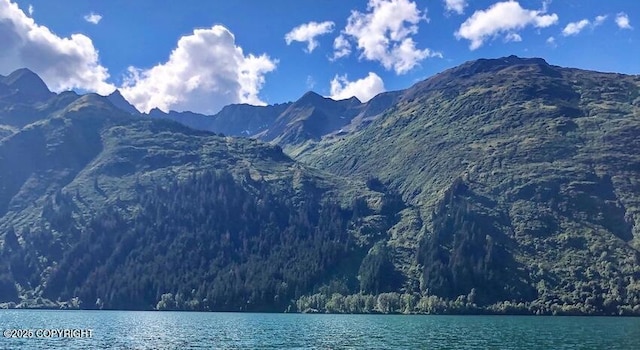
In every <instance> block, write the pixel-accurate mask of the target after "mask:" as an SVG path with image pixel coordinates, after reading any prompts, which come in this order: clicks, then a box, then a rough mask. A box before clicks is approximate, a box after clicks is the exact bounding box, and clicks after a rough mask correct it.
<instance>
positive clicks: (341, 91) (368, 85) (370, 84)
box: [331, 72, 385, 102]
mask: <svg viewBox="0 0 640 350" xmlns="http://www.w3.org/2000/svg"><path fill="white" fill-rule="evenodd" d="M384 91H385V89H384V82H383V81H382V78H380V77H379V76H378V75H377V74H376V73H373V72H369V75H367V76H366V77H364V78H362V79H358V80H356V81H349V80H348V79H347V76H346V75H341V76H338V75H336V76H335V77H334V78H333V79H332V80H331V98H332V99H334V100H344V99H347V98H351V97H353V96H355V97H357V98H358V100H360V101H362V102H367V101H369V100H370V99H371V98H373V97H374V96H375V95H377V94H379V93H381V92H384Z"/></svg>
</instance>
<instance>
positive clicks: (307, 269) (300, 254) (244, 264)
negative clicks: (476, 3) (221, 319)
mask: <svg viewBox="0 0 640 350" xmlns="http://www.w3.org/2000/svg"><path fill="white" fill-rule="evenodd" d="M12 76H13V78H12V79H11V80H7V78H3V80H2V81H0V92H2V91H5V92H6V91H8V92H7V93H6V94H4V95H2V94H0V107H2V108H3V109H2V110H0V124H2V125H3V126H2V127H0V242H1V245H0V303H1V302H4V303H5V304H3V305H4V306H18V307H80V308H89V309H91V308H103V309H110V308H119V309H163V310H165V309H180V310H226V311H300V312H352V313H509V314H521V313H523V314H605V315H618V314H635V315H638V314H640V252H639V249H640V225H639V224H638V223H639V222H640V143H638V140H640V77H637V76H625V75H619V74H605V73H597V72H589V71H581V70H575V69H567V68H561V67H555V66H550V65H548V64H547V63H546V62H544V61H543V60H541V59H519V58H516V57H507V58H502V59H496V60H478V61H474V62H469V63H466V64H464V65H462V66H460V67H456V68H454V69H451V70H448V71H446V72H443V73H441V74H438V75H436V76H434V77H432V78H430V79H428V80H425V81H423V82H421V83H418V84H416V85H415V86H413V87H411V88H409V89H407V90H404V91H400V92H395V93H389V94H387V95H381V97H379V98H377V100H376V99H374V100H371V101H370V102H369V103H368V104H360V103H359V102H358V101H357V100H345V101H342V102H340V103H334V102H332V101H331V100H328V99H323V98H321V97H320V96H317V95H314V94H307V95H305V96H304V97H303V98H301V99H300V100H299V101H297V102H294V103H291V104H286V105H280V106H270V107H265V108H266V109H264V110H263V109H260V107H248V106H235V107H230V108H227V109H226V111H224V112H221V114H219V115H218V117H220V116H225V117H224V118H228V119H229V120H233V123H232V125H233V129H234V130H236V131H239V130H245V129H246V130H249V129H251V128H253V129H251V130H254V132H258V133H259V135H257V136H258V137H262V138H263V139H268V140H272V141H273V142H272V144H267V143H263V142H260V141H256V140H252V139H245V138H238V137H228V136H224V135H221V134H216V133H213V132H210V131H198V130H194V129H191V128H188V127H186V126H182V125H180V124H178V123H175V122H172V121H167V120H161V119H157V118H148V117H145V116H143V115H139V114H135V113H131V112H130V111H128V110H126V109H127V108H125V107H127V104H126V101H122V100H117V99H116V98H117V96H112V97H111V99H106V98H102V97H99V96H97V95H85V96H77V95H75V94H72V93H64V94H60V95H57V96H51V95H50V94H48V93H47V91H48V90H46V91H44V90H42V88H41V86H40V85H38V79H34V78H33V76H30V75H29V74H28V72H24V71H22V72H21V74H18V75H12ZM20 77H22V78H20ZM24 81H26V82H27V83H25V82H24ZM34 84H35V85H36V86H40V88H38V89H36V90H37V91H38V93H37V94H36V93H32V94H27V92H28V91H29V90H28V89H27V88H28V87H29V86H31V85H34ZM18 86H19V87H20V88H17V87H18ZM25 86H26V87H25ZM2 89H4V90H2ZM25 91H26V92H25ZM110 101H111V102H110ZM113 101H116V102H117V103H115V102H113ZM118 101H119V102H118ZM372 101H373V102H372ZM114 103H115V104H116V105H117V106H124V107H116V106H114ZM388 106H390V108H388V109H385V108H386V107H388ZM382 110H385V111H384V112H383V113H381V111H382ZM17 111H22V112H20V113H18V112H17ZM245 113H249V114H251V117H250V118H248V123H249V124H250V125H247V127H244V126H243V125H242V123H241V120H242V118H241V116H242V115H245ZM336 113H347V116H348V117H347V118H346V119H347V121H349V122H350V123H351V124H352V125H350V127H349V128H348V130H346V131H344V132H338V130H336V129H337V128H343V127H344V126H345V125H344V123H346V122H347V121H339V120H338V119H340V118H337V119H336V115H334V114H336ZM185 115H186V114H184V113H183V114H180V116H182V117H184V116H185ZM375 116H377V117H375ZM365 117H366V118H373V119H374V120H373V121H372V122H371V123H369V121H370V120H369V121H365V120H364V119H365ZM189 118H191V119H189V120H190V122H189V123H190V124H191V125H192V126H198V125H199V123H200V122H202V123H205V124H206V123H209V122H211V120H204V121H203V120H200V119H198V118H210V117H204V116H198V115H189ZM177 119H178V118H177ZM323 121H324V122H323ZM266 122H268V123H267V124H264V123H266ZM329 122H330V123H329ZM269 123H271V124H269ZM332 123H333V124H332ZM354 123H355V124H354ZM265 125H266V126H265ZM205 129H210V125H209V124H207V127H206V128H205ZM275 143H278V144H279V145H280V146H277V145H275ZM281 147H282V148H281ZM283 148H284V149H285V150H286V152H287V153H288V154H290V155H291V156H293V157H294V158H295V159H292V158H290V157H289V156H288V155H287V154H285V152H283V150H282V149H283ZM319 169H322V170H319Z"/></svg>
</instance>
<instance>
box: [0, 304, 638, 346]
mask: <svg viewBox="0 0 640 350" xmlns="http://www.w3.org/2000/svg"><path fill="white" fill-rule="evenodd" d="M0 328H2V329H3V330H8V329H31V330H34V331H36V330H40V334H41V335H42V334H43V333H42V332H43V331H42V330H47V332H48V333H44V334H49V335H51V333H50V331H49V330H52V329H85V330H86V329H90V330H91V338H60V337H53V338H52V337H49V338H45V337H40V338H25V339H16V338H5V337H2V338H1V339H0V348H2V349H40V348H59V349H88V348H91V349H94V348H109V349H111V348H115V349H416V348H418V349H640V318H605V317H521V316H513V317H512V316H385V315H302V314H241V313H194V312H136V311H49V310H0ZM34 334H35V333H34ZM84 334H87V333H86V332H85V333H84ZM14 335H15V332H14Z"/></svg>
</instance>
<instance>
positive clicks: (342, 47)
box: [331, 35, 351, 60]
mask: <svg viewBox="0 0 640 350" xmlns="http://www.w3.org/2000/svg"><path fill="white" fill-rule="evenodd" d="M350 54H351V44H350V43H349V40H347V39H346V38H345V37H344V35H339V36H338V37H336V38H335V40H333V57H332V58H331V60H337V59H338V58H340V57H345V56H349V55H350Z"/></svg>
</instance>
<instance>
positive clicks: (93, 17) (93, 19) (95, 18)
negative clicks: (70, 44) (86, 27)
mask: <svg viewBox="0 0 640 350" xmlns="http://www.w3.org/2000/svg"><path fill="white" fill-rule="evenodd" d="M84 20H85V21H87V22H89V23H93V24H98V23H100V21H101V20H102V16H101V15H99V14H97V13H93V12H91V13H90V14H88V15H86V16H84Z"/></svg>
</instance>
